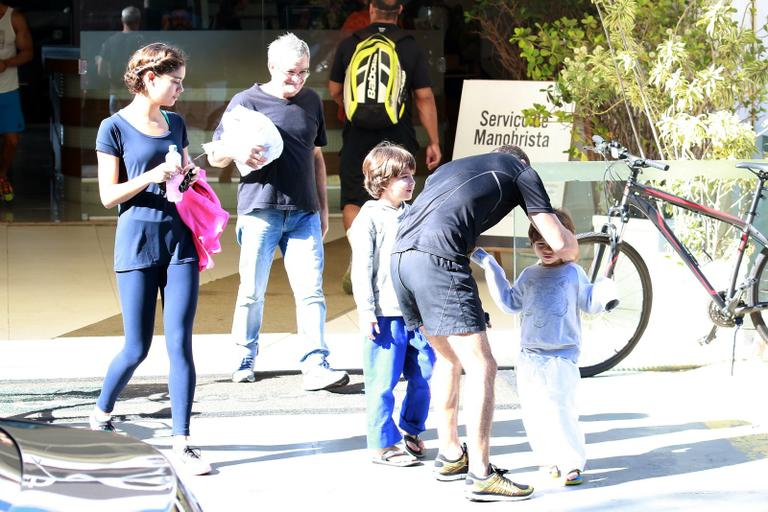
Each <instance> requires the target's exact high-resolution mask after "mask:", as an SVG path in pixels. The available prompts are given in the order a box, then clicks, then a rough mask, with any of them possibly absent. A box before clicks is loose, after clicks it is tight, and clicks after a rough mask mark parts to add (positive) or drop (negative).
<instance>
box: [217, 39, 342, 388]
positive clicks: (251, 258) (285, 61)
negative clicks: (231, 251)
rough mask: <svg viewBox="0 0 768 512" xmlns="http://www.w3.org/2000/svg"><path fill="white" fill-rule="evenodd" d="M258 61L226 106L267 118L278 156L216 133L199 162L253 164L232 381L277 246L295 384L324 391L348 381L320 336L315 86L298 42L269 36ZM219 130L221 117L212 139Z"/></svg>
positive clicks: (241, 213)
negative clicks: (295, 341) (290, 308)
mask: <svg viewBox="0 0 768 512" xmlns="http://www.w3.org/2000/svg"><path fill="white" fill-rule="evenodd" d="M267 59H268V63H267V65H268V67H269V74H270V77H271V78H270V80H269V82H267V83H264V84H254V85H253V87H251V88H250V89H247V90H245V91H242V92H240V93H238V94H236V95H235V97H234V98H232V100H231V101H230V102H229V105H228V106H227V111H230V110H232V109H234V108H235V107H238V106H243V107H245V108H248V109H251V110H255V111H257V112H261V113H262V114H264V115H265V116H267V117H268V118H269V119H270V120H271V121H272V122H273V123H274V124H275V126H276V127H277V128H278V130H279V131H280V134H281V135H282V138H283V145H284V147H283V152H282V154H281V155H280V157H279V158H277V159H276V160H274V161H273V162H271V163H269V164H268V165H263V164H264V163H266V158H265V157H264V156H263V152H264V150H265V148H264V147H263V146H258V145H254V146H253V147H239V146H237V145H232V144H231V143H227V142H226V141H225V140H221V143H219V144H218V145H212V146H211V147H212V148H213V149H212V150H211V151H209V152H208V162H209V163H210V164H211V165H213V166H215V167H226V166H227V165H229V164H230V163H232V161H233V160H236V161H238V162H240V163H241V164H244V165H245V166H248V167H250V168H251V169H253V171H251V172H249V173H248V174H246V175H245V176H243V177H242V178H241V180H240V185H239V186H238V190H237V213H238V217H237V227H236V232H237V241H238V243H239V244H240V286H239V288H238V291H237V299H236V302H235V313H234V318H233V320H232V339H233V341H234V342H235V344H236V346H237V348H238V352H239V353H238V365H237V366H236V367H235V371H234V372H233V373H232V381H233V382H254V381H255V380H256V376H255V373H254V361H255V358H256V355H257V354H258V352H259V336H260V334H261V321H262V316H263V314H264V295H265V293H266V289H267V283H268V281H269V271H270V269H271V268H272V262H273V258H274V255H275V249H277V248H278V247H279V248H280V251H281V252H282V253H283V264H284V265H285V269H286V272H287V274H288V278H289V281H290V284H291V289H292V290H293V294H294V299H295V301H296V323H297V324H298V331H299V332H298V334H299V340H300V341H301V345H300V347H299V349H298V351H299V355H300V357H299V364H300V366H301V371H302V373H303V386H304V389H305V390H307V391H317V390H321V389H329V388H334V387H338V386H343V385H345V384H347V383H348V382H349V375H348V374H347V373H346V372H344V371H339V370H335V369H333V368H331V366H330V365H329V364H328V361H327V358H328V356H329V354H330V350H328V346H327V345H326V343H325V314H326V305H325V294H324V293H323V266H324V258H325V256H324V252H323V237H324V236H325V234H326V232H327V231H328V199H327V190H326V175H325V160H324V159H323V153H322V151H321V149H320V148H321V146H324V145H326V144H327V138H326V133H325V119H324V117H323V105H322V101H321V100H320V96H319V95H318V94H317V93H316V92H315V91H313V90H311V89H309V88H305V87H304V84H305V82H306V80H307V77H308V76H309V73H310V70H309V47H308V46H307V43H305V42H304V41H302V40H301V39H299V38H298V37H296V36H295V35H294V34H292V33H287V34H284V35H282V36H280V37H278V38H277V39H275V40H274V41H272V43H270V45H269V49H268V51H267ZM223 131H224V127H223V123H220V124H219V126H218V127H217V128H216V131H215V132H214V135H213V138H214V141H219V140H220V139H221V135H222V133H223ZM262 165H263V167H262Z"/></svg>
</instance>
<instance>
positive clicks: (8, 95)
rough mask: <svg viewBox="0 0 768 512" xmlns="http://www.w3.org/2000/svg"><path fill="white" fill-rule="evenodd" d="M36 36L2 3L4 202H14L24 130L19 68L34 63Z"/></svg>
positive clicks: (0, 195) (0, 162)
mask: <svg viewBox="0 0 768 512" xmlns="http://www.w3.org/2000/svg"><path fill="white" fill-rule="evenodd" d="M32 57H34V55H33V50H32V36H31V35H30V33H29V27H28V26H27V21H26V19H24V15H22V14H21V13H20V12H18V11H16V10H14V9H13V8H12V7H10V6H8V5H6V4H4V3H2V2H0V138H2V149H1V150H0V200H3V201H13V198H14V192H13V186H12V185H11V181H10V176H9V173H10V170H11V164H13V157H14V156H15V155H16V149H17V148H18V146H19V136H20V134H21V132H23V131H24V115H23V114H22V112H21V99H20V97H19V70H18V68H19V66H21V65H22V64H26V63H27V62H29V61H31V60H32Z"/></svg>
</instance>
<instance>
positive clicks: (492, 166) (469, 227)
mask: <svg viewBox="0 0 768 512" xmlns="http://www.w3.org/2000/svg"><path fill="white" fill-rule="evenodd" d="M515 206H521V207H522V208H523V210H525V211H526V213H527V214H531V213H537V212H550V213H551V212H553V211H554V210H553V208H552V206H551V205H550V202H549V196H548V195H547V191H546V189H545V188H544V184H543V183H542V182H541V178H539V175H538V174H537V173H536V171H534V170H533V169H531V168H530V167H529V166H527V165H525V164H524V163H523V162H521V161H520V160H518V159H517V158H516V157H515V156H513V155H510V154H506V153H487V154H483V155H477V156H470V157H466V158H461V159H459V160H454V161H452V162H449V163H447V164H445V165H441V166H440V167H439V168H438V169H437V170H436V171H435V172H434V173H433V174H432V175H431V176H430V177H429V178H427V181H426V183H425V184H424V190H423V191H422V192H421V193H420V194H419V196H418V197H417V198H416V200H415V201H414V202H413V205H412V206H411V209H410V210H409V212H408V214H407V215H406V217H405V218H404V219H403V220H402V221H401V223H400V229H399V230H398V233H397V241H396V242H395V247H394V249H393V252H404V251H407V250H410V249H416V250H419V251H423V252H428V253H430V254H434V255H436V256H440V257H443V258H446V259H448V260H451V261H455V262H458V263H464V262H466V261H467V255H468V254H469V253H470V252H471V251H472V250H474V248H475V243H476V242H477V237H478V236H480V234H481V233H482V232H483V231H485V230H487V229H489V228H490V227H492V226H494V225H496V224H498V223H499V221H500V220H501V219H502V218H504V217H505V216H506V215H507V214H508V213H509V212H511V211H512V209H513V208H514V207H515Z"/></svg>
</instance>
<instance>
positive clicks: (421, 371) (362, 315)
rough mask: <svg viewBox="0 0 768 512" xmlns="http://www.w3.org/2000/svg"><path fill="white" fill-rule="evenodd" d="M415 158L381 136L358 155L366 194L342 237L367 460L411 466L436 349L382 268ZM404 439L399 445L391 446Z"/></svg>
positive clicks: (420, 451)
mask: <svg viewBox="0 0 768 512" xmlns="http://www.w3.org/2000/svg"><path fill="white" fill-rule="evenodd" d="M415 169H416V160H415V159H414V157H413V155H411V154H410V153H409V152H408V151H406V150H405V149H403V148H402V147H400V146H397V145H394V144H390V143H387V142H383V143H381V144H379V145H377V146H376V147H374V148H373V149H372V150H371V151H370V153H368V156H366V158H365V160H364V161H363V174H364V176H365V183H364V185H365V189H366V190H367V191H368V193H370V194H371V196H373V197H375V198H376V200H373V201H368V202H366V203H365V204H364V205H363V207H362V208H361V209H360V213H359V214H358V215H357V217H356V218H355V221H354V222H353V223H352V226H351V227H350V229H349V231H348V232H347V237H348V238H349V243H350V246H351V247H352V291H353V295H354V298H355V303H356V304H357V312H358V316H359V321H360V330H361V332H362V334H363V336H364V340H363V373H364V376H365V395H366V401H367V411H368V436H367V439H368V448H369V449H372V450H373V451H374V456H373V462H375V463H379V464H386V465H390V466H400V467H403V466H413V465H416V464H419V459H421V458H423V457H424V451H425V448H424V442H423V441H422V440H421V439H420V438H419V434H421V433H422V432H423V431H424V429H425V426H424V423H425V422H426V419H427V414H428V413H429V401H430V392H429V379H430V377H431V376H432V366H433V364H434V361H435V355H434V352H433V351H432V348H431V347H430V346H429V344H428V343H427V340H426V338H425V337H424V336H423V335H422V334H421V333H419V332H413V331H408V330H407V329H406V328H405V321H404V320H403V317H402V314H401V312H400V306H399V304H398V302H397V297H396V296H395V290H394V288H393V286H392V280H391V276H390V270H389V261H390V255H391V253H392V245H393V244H394V241H395V235H396V234H397V229H398V226H399V225H400V220H401V219H402V218H403V216H404V215H405V213H406V212H407V211H408V207H409V206H408V204H406V203H405V201H408V200H409V199H411V197H412V196H413V188H414V184H415V181H414V179H413V172H414V170H415ZM400 375H403V376H404V377H405V379H406V380H407V381H408V388H407V391H406V394H405V398H404V399H403V404H402V407H401V410H400V428H401V429H403V430H404V431H405V434H404V435H402V434H401V433H400V431H399V430H398V428H397V426H396V425H395V422H394V420H393V419H392V413H393V412H394V406H395V397H394V394H393V390H394V388H395V386H396V385H397V382H398V381H399V380H400ZM401 439H404V440H405V443H404V448H405V450H403V449H401V448H399V447H398V443H399V442H400V440H401Z"/></svg>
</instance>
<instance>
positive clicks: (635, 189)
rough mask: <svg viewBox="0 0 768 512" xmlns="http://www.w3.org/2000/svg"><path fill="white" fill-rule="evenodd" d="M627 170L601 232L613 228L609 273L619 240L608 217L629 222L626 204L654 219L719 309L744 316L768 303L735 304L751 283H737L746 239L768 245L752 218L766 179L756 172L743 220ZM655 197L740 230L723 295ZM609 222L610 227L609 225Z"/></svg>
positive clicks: (611, 269) (631, 168)
mask: <svg viewBox="0 0 768 512" xmlns="http://www.w3.org/2000/svg"><path fill="white" fill-rule="evenodd" d="M630 170H631V171H632V174H631V175H630V177H629V178H628V179H627V183H626V185H625V187H624V192H623V195H622V199H621V202H620V203H619V205H617V206H614V207H611V208H610V209H609V211H608V224H607V225H606V226H604V228H603V231H604V232H606V231H607V230H608V229H612V230H613V231H614V232H613V233H608V234H609V236H611V240H612V245H613V246H614V248H613V249H612V253H613V254H612V255H611V256H612V257H611V263H610V266H609V271H608V273H609V276H610V275H612V273H613V266H614V264H615V259H616V257H617V253H616V251H615V243H616V242H618V238H619V237H618V235H617V234H616V233H615V225H613V224H612V223H611V221H610V219H611V217H620V220H621V223H622V224H626V223H627V222H629V206H634V207H635V208H636V209H637V210H638V211H639V212H640V213H641V214H642V215H643V216H645V217H646V218H647V219H648V220H650V221H651V222H652V223H653V225H654V226H656V229H658V230H659V232H660V233H661V235H662V236H663V237H664V239H665V240H666V241H667V242H669V244H670V245H671V246H672V248H673V249H674V250H675V252H676V253H677V254H678V255H679V256H680V258H681V259H682V260H683V262H684V263H685V265H686V266H687V267H688V269H689V270H690V271H691V272H693V275H694V276H696V278H697V279H698V280H699V282H700V283H701V285H702V286H703V287H704V289H705V290H706V292H707V293H708V294H709V296H710V297H711V299H712V301H713V302H715V303H716V304H717V305H718V306H719V307H720V309H721V310H727V311H729V312H730V313H731V314H736V316H743V315H746V314H748V313H751V312H753V311H756V310H761V309H765V308H766V307H768V304H757V305H755V306H753V307H741V308H738V310H737V307H736V306H737V305H738V302H739V301H738V298H739V297H738V296H739V295H740V294H741V292H742V291H743V290H744V289H745V288H746V287H747V286H749V285H750V282H749V281H748V280H745V281H744V282H743V283H741V284H738V285H737V280H738V275H739V269H740V267H741V264H742V261H743V258H744V253H745V251H746V249H747V244H748V241H749V239H750V238H752V239H754V240H756V241H757V242H758V243H759V244H761V245H762V246H763V247H768V239H767V238H766V237H765V236H764V235H763V234H762V233H761V232H760V231H758V230H757V229H756V228H755V227H754V226H753V225H752V222H753V221H754V219H755V216H756V213H757V206H758V205H759V203H760V199H762V191H763V187H764V185H765V182H766V178H765V177H763V176H758V180H759V184H758V187H757V189H756V190H755V193H754V195H753V197H752V204H751V207H750V209H749V211H748V213H747V215H746V220H744V219H741V218H739V217H736V216H734V215H731V214H729V213H725V212H722V211H719V210H716V209H713V208H708V207H706V206H703V205H700V204H698V203H695V202H693V201H690V200H688V199H685V198H682V197H679V196H676V195H674V194H670V193H669V192H665V191H663V190H659V189H657V188H653V187H650V186H648V185H644V184H641V183H639V182H638V180H637V177H638V175H639V173H640V169H639V168H635V167H631V166H630ZM654 200H659V201H663V202H665V203H668V204H672V205H674V206H677V207H680V208H683V209H685V210H688V211H691V212H694V213H697V214H699V215H703V216H706V217H710V218H712V219H715V220H718V221H720V222H723V223H725V224H728V225H730V226H733V227H735V228H737V229H739V231H741V241H740V243H739V246H738V249H737V251H738V254H737V259H736V262H735V264H734V266H733V273H732V275H731V282H730V286H729V288H728V291H727V293H726V294H725V296H724V297H722V296H721V295H720V294H719V293H718V292H717V290H715V289H714V287H713V286H712V284H711V283H710V282H709V280H708V279H707V277H706V276H705V275H704V274H703V273H702V272H701V268H700V266H699V263H698V261H696V258H695V257H694V256H693V255H692V254H691V252H690V251H689V250H688V248H687V247H686V246H685V245H684V244H683V243H682V242H681V241H680V240H679V239H678V238H677V236H676V235H675V233H674V232H673V231H672V229H671V228H670V227H669V225H668V224H667V222H666V220H665V219H664V216H663V215H662V214H661V212H660V211H659V209H658V208H657V207H656V204H655V201H654ZM608 226H611V227H610V228H609V227H608ZM737 292H738V293H737Z"/></svg>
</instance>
